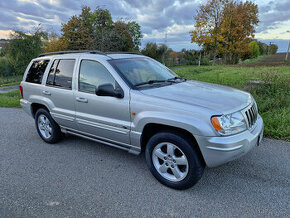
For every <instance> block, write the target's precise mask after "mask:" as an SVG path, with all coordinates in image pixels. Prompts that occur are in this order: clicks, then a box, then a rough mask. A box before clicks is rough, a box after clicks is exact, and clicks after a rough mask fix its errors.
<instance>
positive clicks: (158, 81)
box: [135, 79, 171, 86]
mask: <svg viewBox="0 0 290 218" xmlns="http://www.w3.org/2000/svg"><path fill="white" fill-rule="evenodd" d="M163 82H171V81H168V80H157V79H154V80H148V81H146V82H141V83H137V84H135V86H142V85H147V84H149V85H151V84H153V83H163Z"/></svg>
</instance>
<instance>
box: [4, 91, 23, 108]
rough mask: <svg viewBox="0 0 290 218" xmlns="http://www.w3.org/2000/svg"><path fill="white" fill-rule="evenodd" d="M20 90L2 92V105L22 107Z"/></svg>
mask: <svg viewBox="0 0 290 218" xmlns="http://www.w3.org/2000/svg"><path fill="white" fill-rule="evenodd" d="M19 100H20V92H19V91H18V90H16V91H12V92H8V93H0V107H20V102H19Z"/></svg>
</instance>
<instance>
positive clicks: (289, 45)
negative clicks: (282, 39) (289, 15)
mask: <svg viewBox="0 0 290 218" xmlns="http://www.w3.org/2000/svg"><path fill="white" fill-rule="evenodd" d="M287 33H290V31H289V30H288V31H287ZM289 48H290V40H289V44H288V49H287V52H286V57H285V61H288V53H289Z"/></svg>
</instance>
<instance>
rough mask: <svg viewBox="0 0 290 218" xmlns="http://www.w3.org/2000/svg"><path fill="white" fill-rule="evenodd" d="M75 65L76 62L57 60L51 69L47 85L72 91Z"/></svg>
mask: <svg viewBox="0 0 290 218" xmlns="http://www.w3.org/2000/svg"><path fill="white" fill-rule="evenodd" d="M74 65H75V60H71V59H61V60H55V61H54V62H53V64H52V66H51V68H50V71H49V75H48V77H47V82H46V84H48V85H52V86H56V87H61V88H67V89H71V88H72V76H73V70H74Z"/></svg>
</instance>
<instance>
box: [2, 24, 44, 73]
mask: <svg viewBox="0 0 290 218" xmlns="http://www.w3.org/2000/svg"><path fill="white" fill-rule="evenodd" d="M44 39H47V34H46V33H45V32H43V31H41V30H40V29H38V30H36V31H35V32H34V33H32V34H26V33H23V32H21V31H15V32H14V33H12V34H11V36H10V41H9V47H8V49H7V54H6V55H7V58H8V60H9V63H10V65H11V68H12V69H13V70H12V72H13V74H14V75H16V74H23V73H24V71H25V69H26V67H27V65H28V63H29V62H30V61H31V59H33V58H36V57H37V56H38V55H39V54H40V53H42V52H43V48H44Z"/></svg>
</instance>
